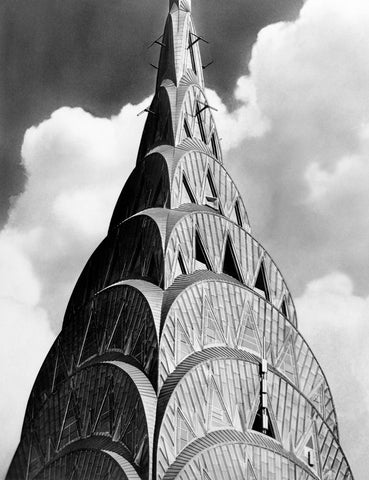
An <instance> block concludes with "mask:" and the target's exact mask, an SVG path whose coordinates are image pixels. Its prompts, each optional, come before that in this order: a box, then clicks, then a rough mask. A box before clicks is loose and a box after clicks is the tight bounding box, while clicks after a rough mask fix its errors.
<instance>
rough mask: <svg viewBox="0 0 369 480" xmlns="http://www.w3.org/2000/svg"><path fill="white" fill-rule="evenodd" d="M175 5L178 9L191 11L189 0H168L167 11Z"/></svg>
mask: <svg viewBox="0 0 369 480" xmlns="http://www.w3.org/2000/svg"><path fill="white" fill-rule="evenodd" d="M175 6H177V8H178V9H179V10H184V11H185V12H190V11H191V0H169V11H172V9H173V7H175Z"/></svg>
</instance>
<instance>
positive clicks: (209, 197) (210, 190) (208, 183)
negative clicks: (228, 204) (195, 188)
mask: <svg viewBox="0 0 369 480" xmlns="http://www.w3.org/2000/svg"><path fill="white" fill-rule="evenodd" d="M204 197H205V198H204V204H205V205H207V206H208V207H211V208H214V210H218V211H219V199H218V193H217V191H216V189H215V186H214V182H213V177H212V175H211V173H210V170H208V173H207V174H206V180H205V191H204Z"/></svg>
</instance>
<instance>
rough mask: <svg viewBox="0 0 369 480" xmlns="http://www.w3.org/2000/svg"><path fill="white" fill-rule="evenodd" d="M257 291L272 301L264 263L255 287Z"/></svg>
mask: <svg viewBox="0 0 369 480" xmlns="http://www.w3.org/2000/svg"><path fill="white" fill-rule="evenodd" d="M254 288H255V290H256V291H257V292H258V293H259V294H260V295H261V296H263V297H264V298H265V299H266V300H270V295H269V289H268V284H267V280H266V275H265V268H264V263H263V262H261V265H260V269H259V273H258V276H257V278H256V282H255V285H254Z"/></svg>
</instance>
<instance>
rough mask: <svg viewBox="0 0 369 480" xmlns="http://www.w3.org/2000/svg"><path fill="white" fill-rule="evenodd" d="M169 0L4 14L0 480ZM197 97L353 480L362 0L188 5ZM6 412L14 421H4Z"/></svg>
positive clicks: (362, 342)
mask: <svg viewBox="0 0 369 480" xmlns="http://www.w3.org/2000/svg"><path fill="white" fill-rule="evenodd" d="M166 13H167V2H166V1H164V0H140V2H137V0H135V1H134V0H110V1H109V2H102V1H101V0H63V1H59V0H53V1H50V0H32V2H30V1H29V0H3V2H2V3H1V5H0V71H1V78H0V102H1V103H0V106H1V109H0V111H1V114H0V158H1V160H0V168H1V170H0V205H1V207H0V311H1V320H0V328H1V336H0V370H1V372H0V391H1V396H0V422H1V425H2V427H3V431H2V438H1V440H0V447H1V448H0V478H2V477H3V476H4V475H5V472H6V469H7V466H8V464H9V461H10V459H11V456H12V454H13V452H14V450H15V448H16V445H17V442H18V438H19V433H20V428H21V424H22V420H23V414H24V409H25V405H26V402H27V398H28V395H29V392H30V390H31V387H32V384H33V381H34V379H35V376H36V374H37V371H38V369H39V368H40V366H41V363H42V360H43V358H44V357H45V355H46V353H47V351H48V349H49V348H50V346H51V343H52V342H53V340H54V339H55V336H56V335H57V333H58V332H59V330H60V328H61V323H62V318H63V313H64V310H65V306H66V304H67V300H68V298H69V296H70V293H71V291H72V288H73V285H74V283H75V281H76V279H77V278H78V275H79V273H80V271H81V270H82V268H83V266H84V264H85V263H86V261H87V259H88V258H89V256H90V255H91V253H92V252H93V250H94V249H95V248H96V246H97V245H98V243H99V242H100V241H101V240H102V238H103V237H104V235H105V234H106V230H107V227H108V224H109V219H110V215H111V213H112V210H113V207H114V203H115V201H116V199H117V198H118V195H119V192H120V190H121V188H122V186H123V184H124V182H125V180H126V179H127V177H128V175H129V173H130V171H131V170H132V169H133V167H134V163H135V157H136V154H137V150H138V145H139V140H140V136H141V133H142V129H143V125H144V120H145V118H144V116H140V117H137V113H138V112H140V111H141V110H142V109H143V108H144V107H146V106H147V105H148V104H149V102H150V98H149V97H150V95H151V94H152V92H153V88H154V80H155V71H154V70H153V69H151V67H150V66H149V63H150V62H152V63H155V62H156V61H157V57H158V53H159V52H158V50H155V48H156V47H153V48H152V49H147V46H148V45H149V44H150V43H151V41H152V40H153V39H155V38H156V37H158V36H159V35H160V34H161V33H162V29H163V25H164V20H165V16H166ZM193 14H194V18H195V23H196V26H197V31H198V33H200V34H201V35H204V36H205V38H206V39H207V40H209V41H210V44H209V45H203V46H202V56H203V60H204V63H208V61H211V60H214V64H213V65H211V66H210V67H209V68H207V69H206V70H205V80H206V84H207V87H208V90H207V96H208V99H209V102H210V103H211V105H212V106H214V107H216V108H217V109H218V112H216V113H214V116H215V121H216V123H217V126H218V131H219V134H220V137H221V138H222V139H223V140H222V147H223V153H224V158H225V165H226V168H227V169H228V170H229V172H230V174H231V175H232V177H233V178H234V179H235V180H236V184H237V185H238V187H239V189H240V191H241V193H242V196H243V198H244V201H245V204H246V207H247V210H248V214H249V217H250V221H251V225H252V229H253V234H254V235H255V236H256V238H258V239H259V240H260V241H261V243H262V244H263V245H264V246H265V247H266V248H267V250H268V251H269V253H270V254H271V255H272V257H273V258H274V259H275V261H276V262H277V264H278V266H279V267H280V269H281V271H282V273H283V275H284V277H285V279H286V281H287V283H288V285H289V287H290V289H291V291H292V293H293V295H294V298H295V303H296V307H297V313H298V319H299V326H300V329H301V331H302V333H303V335H304V336H305V338H306V339H307V341H308V343H309V344H310V346H311V347H312V350H313V351H314V353H315V354H316V356H317V358H318V360H319V362H320V363H321V365H322V367H323V369H324V371H325V373H326V375H327V378H328V381H329V383H330V386H331V389H332V392H333V397H334V400H335V404H336V408H337V412H338V419H339V426H340V432H341V443H342V446H343V448H344V450H345V453H346V455H347V457H348V459H349V462H350V464H351V467H352V470H353V473H354V475H355V479H356V480H366V478H367V475H366V472H367V470H368V468H369V459H368V456H367V451H368V443H369V442H368V440H367V438H366V432H367V431H368V428H369V420H368V418H369V376H368V375H367V372H366V368H365V367H366V364H367V363H368V362H369V348H368V339H369V269H368V268H366V267H367V266H368V264H369V248H368V240H367V239H368V238H369V215H368V206H369V189H368V187H367V185H368V184H369V156H368V153H369V62H368V58H369V42H368V40H367V32H368V31H369V4H368V2H367V0H351V2H350V3H348V2H347V1H343V0H306V2H305V4H304V5H302V2H301V1H297V0H258V1H256V0H230V1H228V2H227V4H225V2H220V1H217V0H201V2H200V0H198V1H195V0H193ZM10 412H11V413H12V414H11V415H10Z"/></svg>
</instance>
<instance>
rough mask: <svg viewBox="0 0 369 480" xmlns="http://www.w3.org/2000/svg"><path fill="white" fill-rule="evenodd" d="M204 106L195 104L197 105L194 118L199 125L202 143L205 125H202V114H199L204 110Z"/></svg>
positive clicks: (204, 136)
mask: <svg viewBox="0 0 369 480" xmlns="http://www.w3.org/2000/svg"><path fill="white" fill-rule="evenodd" d="M204 108H205V107H201V108H200V105H199V104H197V106H196V118H197V123H198V125H199V130H200V136H201V140H202V141H203V142H204V143H206V134H205V127H204V123H203V119H202V116H201V112H202V111H203V110H204Z"/></svg>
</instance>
